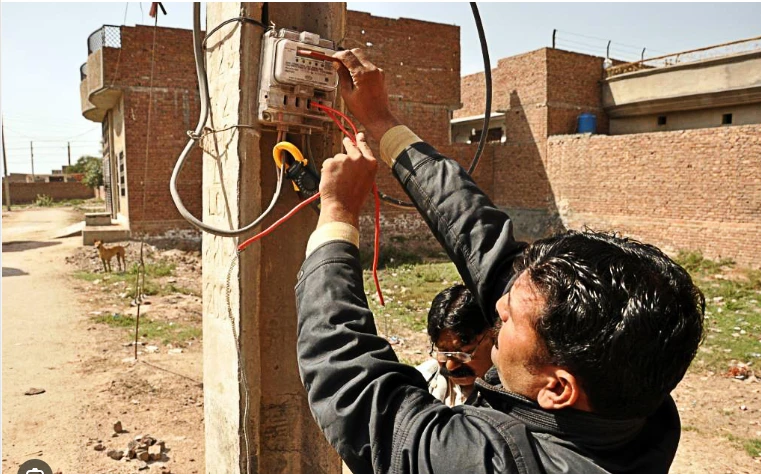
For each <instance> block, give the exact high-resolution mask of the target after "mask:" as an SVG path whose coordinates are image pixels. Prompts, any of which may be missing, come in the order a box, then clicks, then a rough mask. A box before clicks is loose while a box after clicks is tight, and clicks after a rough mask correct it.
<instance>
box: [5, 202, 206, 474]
mask: <svg viewBox="0 0 761 474" xmlns="http://www.w3.org/2000/svg"><path fill="white" fill-rule="evenodd" d="M80 217H81V216H79V215H77V214H76V213H74V212H73V211H71V210H64V209H31V210H26V211H20V212H19V211H16V212H12V213H9V214H6V213H3V231H2V241H3V256H2V267H3V278H2V309H3V331H2V338H3V339H2V346H3V347H2V355H3V361H2V365H3V368H2V370H3V372H2V374H3V384H2V395H3V407H2V414H3V419H2V430H3V432H2V433H3V459H2V472H3V473H14V474H15V473H16V471H17V469H18V466H19V465H20V464H21V463H23V462H24V461H26V460H28V459H31V458H37V459H42V460H44V461H45V462H47V463H48V464H49V465H50V467H51V468H52V469H53V472H59V471H60V472H62V473H63V474H69V473H94V472H98V473H101V472H112V473H121V472H125V473H126V472H130V473H132V472H137V470H138V467H139V461H137V460H132V461H131V462H129V461H125V460H122V461H114V460H112V459H110V458H109V457H107V456H106V452H107V451H108V450H110V449H124V448H125V446H126V444H127V443H128V441H129V440H131V439H132V438H133V437H135V436H136V435H141V434H148V433H149V434H150V435H151V436H154V437H156V438H160V439H163V440H164V441H165V442H166V446H167V448H169V451H168V453H167V455H166V456H165V457H164V459H163V460H162V461H164V462H155V463H151V465H150V466H149V469H150V470H149V471H147V470H144V471H141V472H169V470H170V469H174V471H173V472H181V473H193V472H202V471H203V448H202V446H203V444H202V436H203V422H202V416H203V408H202V405H201V404H199V403H202V402H200V400H201V391H202V389H201V387H200V386H199V385H198V383H194V382H193V381H191V380H189V379H184V378H182V377H177V376H175V375H173V374H171V373H169V372H166V371H163V370H158V369H155V368H152V367H150V366H148V365H146V364H141V363H138V364H129V363H125V362H123V361H122V360H123V359H124V358H125V357H128V356H129V352H130V349H129V348H125V347H123V345H122V343H123V337H124V336H123V334H116V333H115V332H113V331H112V330H110V328H107V327H103V328H101V327H98V328H96V327H93V324H92V322H91V321H90V311H91V309H92V308H91V307H89V308H88V305H87V301H86V300H85V301H83V297H82V295H81V293H80V292H78V291H77V285H81V283H80V282H77V281H75V280H73V279H72V278H71V277H70V276H69V275H68V272H70V271H71V269H70V268H68V267H67V265H66V264H65V258H66V257H67V256H68V255H70V254H72V253H73V251H74V250H75V248H77V247H80V246H81V237H70V238H64V239H58V240H52V236H53V235H54V234H55V233H56V231H58V230H60V229H61V228H63V227H65V226H67V225H69V224H71V223H72V222H74V221H76V220H77V219H78V218H80ZM184 355H186V354H183V356H184ZM152 356H154V357H153V360H154V361H155V360H156V358H157V356H158V355H154V354H152ZM182 363H183V365H184V367H183V368H182V370H184V372H183V373H186V374H191V376H193V377H195V378H196V379H200V377H201V368H200V353H199V354H196V355H195V356H193V357H189V358H185V359H184V360H183V361H182ZM167 366H168V367H172V366H171V365H168V364H167ZM30 388H39V389H44V390H45V392H44V393H41V394H38V395H25V394H24V393H25V392H26V391H27V390H29V389H30ZM162 395H163V396H162ZM189 398H190V399H192V403H189V402H188V399H189ZM151 410H153V411H151ZM117 419H118V420H120V421H122V423H123V424H124V428H125V430H127V433H123V434H120V435H116V436H115V437H112V435H113V429H112V424H113V422H114V421H115V420H117ZM99 440H100V441H101V442H102V444H103V445H104V448H105V449H104V451H96V450H94V446H95V445H97V444H98V441H99Z"/></svg>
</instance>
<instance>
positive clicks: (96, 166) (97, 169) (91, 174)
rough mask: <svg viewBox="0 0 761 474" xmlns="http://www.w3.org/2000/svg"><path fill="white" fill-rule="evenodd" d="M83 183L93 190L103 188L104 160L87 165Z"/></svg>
mask: <svg viewBox="0 0 761 474" xmlns="http://www.w3.org/2000/svg"><path fill="white" fill-rule="evenodd" d="M82 182H83V183H84V184H86V185H87V186H89V187H91V188H97V187H98V186H103V160H102V159H100V158H95V159H94V160H90V161H88V162H87V165H85V175H84V177H83V178H82Z"/></svg>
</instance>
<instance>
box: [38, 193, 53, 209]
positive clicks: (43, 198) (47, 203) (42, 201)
mask: <svg viewBox="0 0 761 474" xmlns="http://www.w3.org/2000/svg"><path fill="white" fill-rule="evenodd" d="M34 205H35V206H39V207H51V206H52V205H53V198H52V197H50V196H48V195H47V194H38V195H37V198H36V199H35V200H34Z"/></svg>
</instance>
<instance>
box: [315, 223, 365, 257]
mask: <svg viewBox="0 0 761 474" xmlns="http://www.w3.org/2000/svg"><path fill="white" fill-rule="evenodd" d="M333 240H343V241H345V242H349V243H350V244H352V245H354V246H355V247H357V248H359V230H357V228H356V227H354V226H353V225H351V224H347V223H345V222H328V223H327V224H324V225H321V226H320V227H318V228H317V229H316V230H315V231H314V232H312V235H311V236H310V237H309V242H307V257H308V256H309V255H310V254H311V253H312V252H314V250H315V249H316V248H317V247H319V246H320V245H322V244H324V243H327V242H330V241H333Z"/></svg>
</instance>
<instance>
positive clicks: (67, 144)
mask: <svg viewBox="0 0 761 474" xmlns="http://www.w3.org/2000/svg"><path fill="white" fill-rule="evenodd" d="M66 149H67V150H68V152H69V166H71V142H66Z"/></svg>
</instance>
